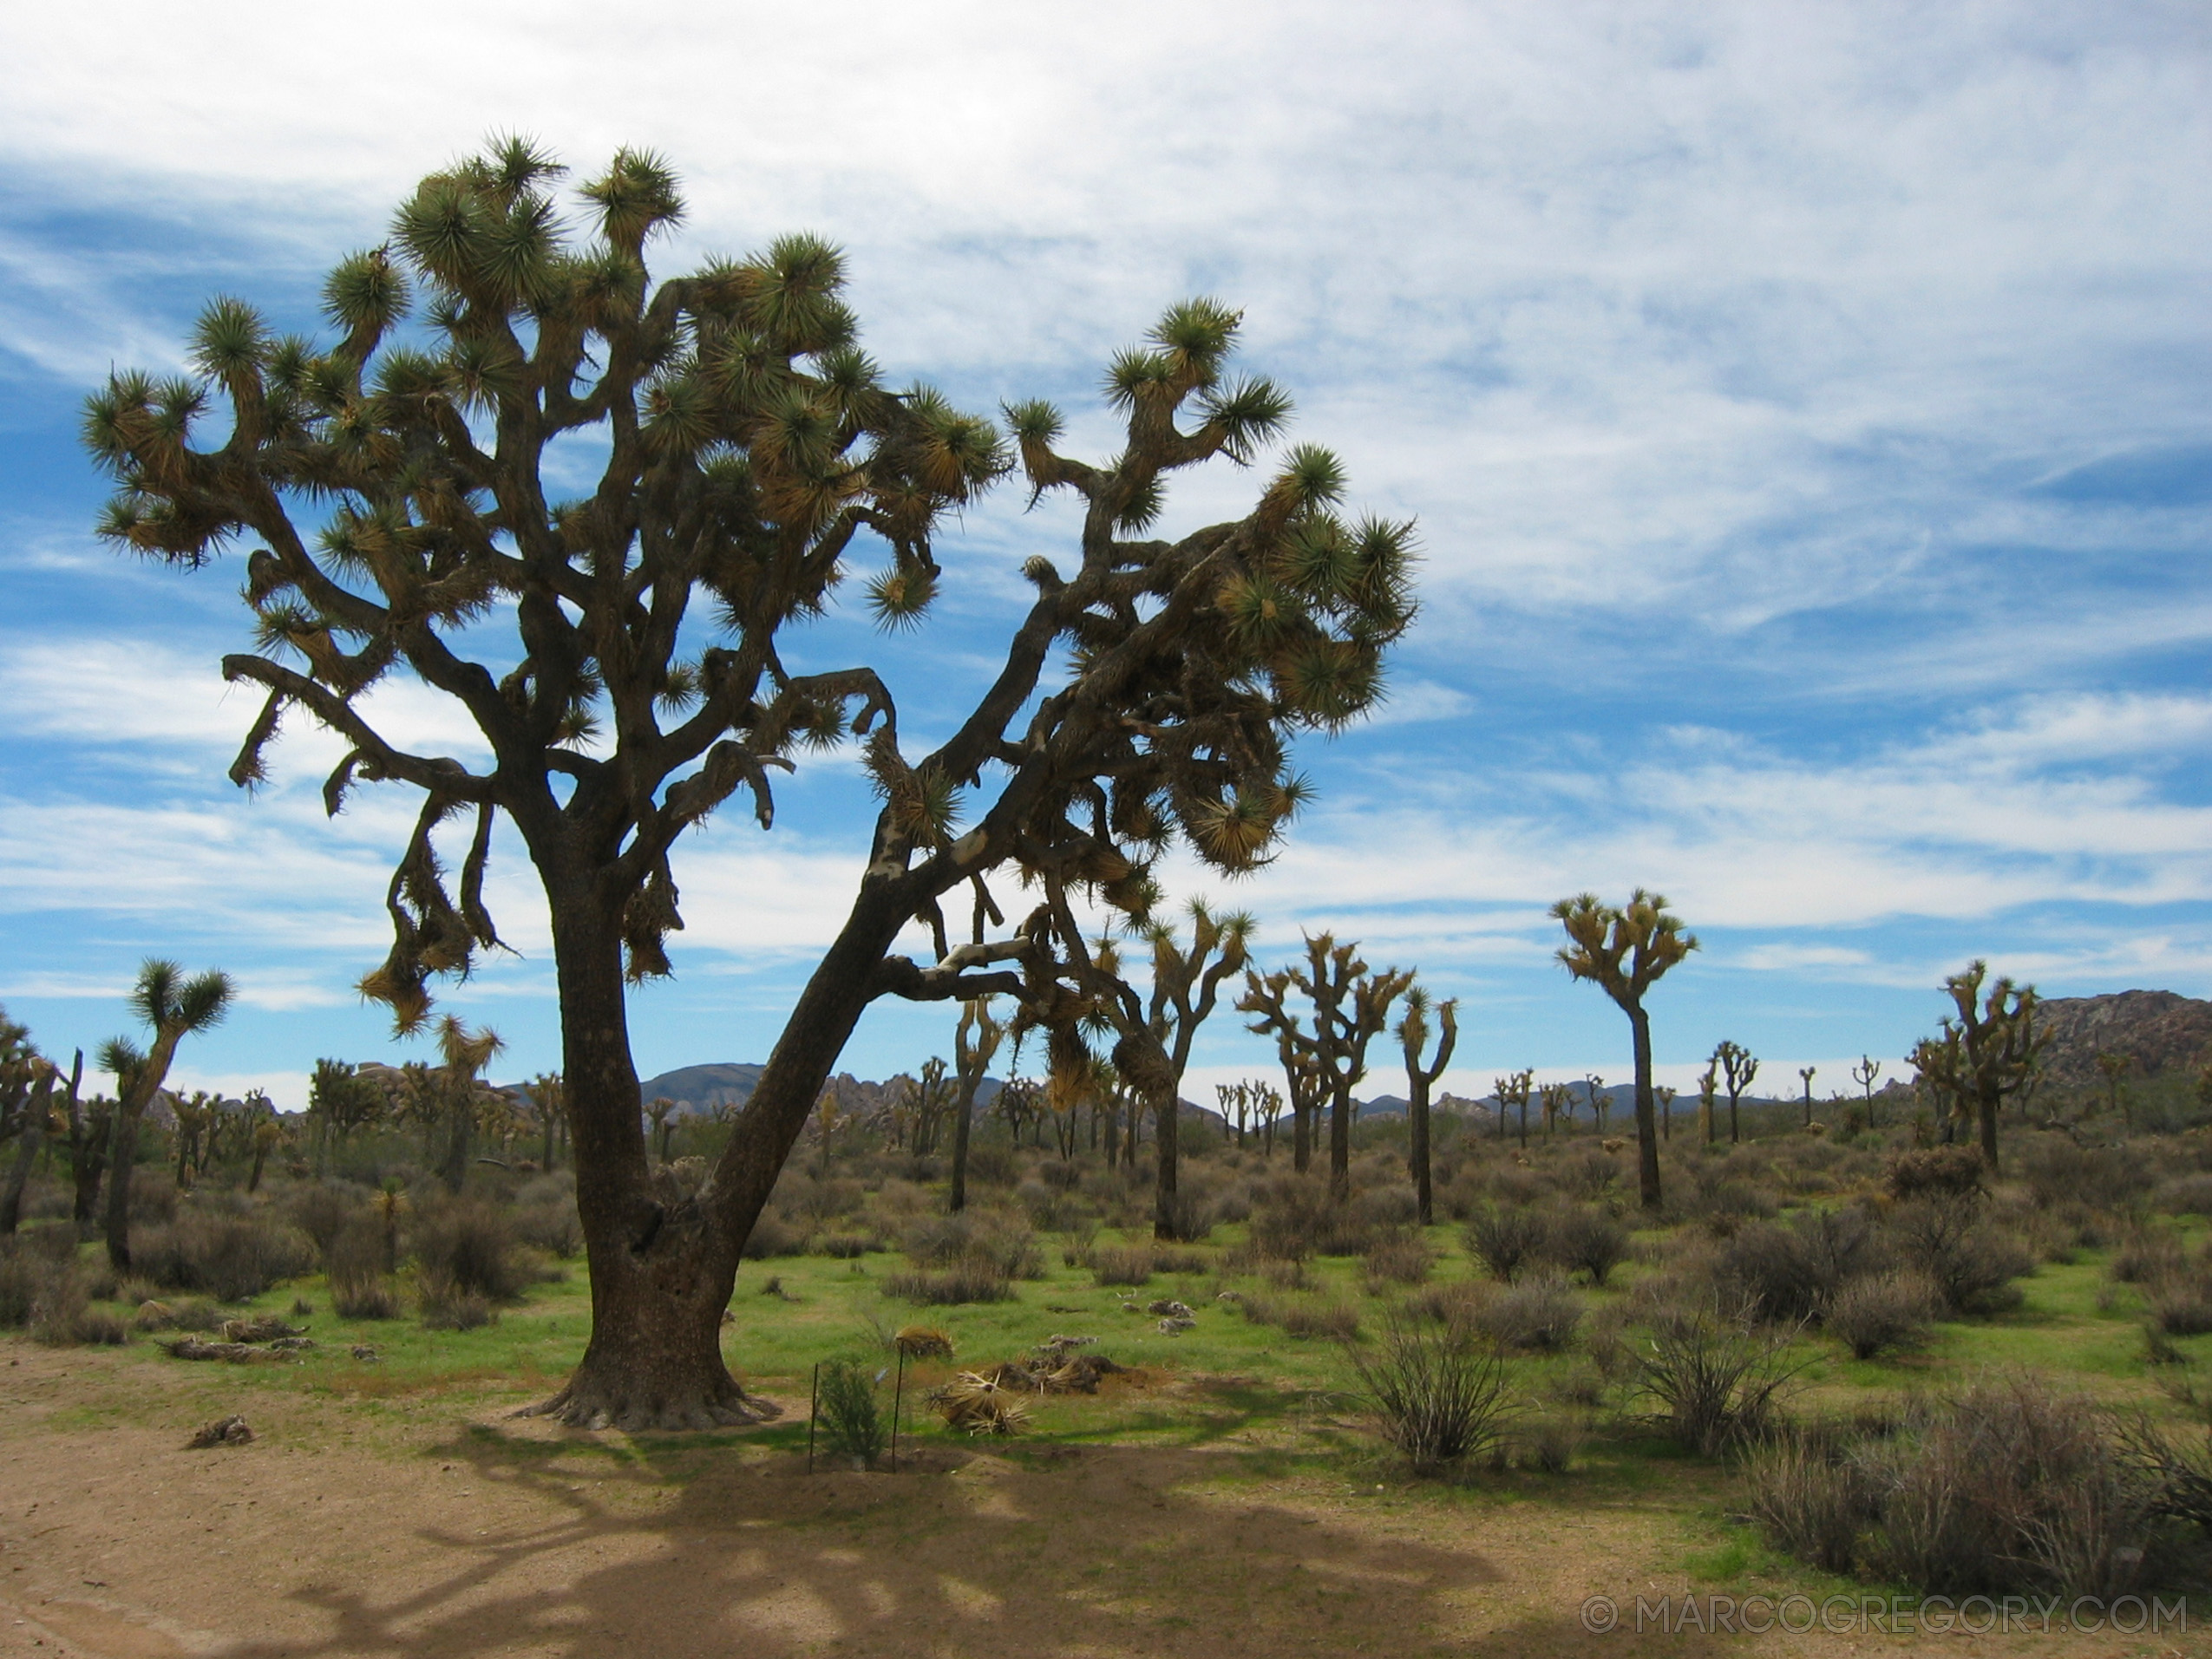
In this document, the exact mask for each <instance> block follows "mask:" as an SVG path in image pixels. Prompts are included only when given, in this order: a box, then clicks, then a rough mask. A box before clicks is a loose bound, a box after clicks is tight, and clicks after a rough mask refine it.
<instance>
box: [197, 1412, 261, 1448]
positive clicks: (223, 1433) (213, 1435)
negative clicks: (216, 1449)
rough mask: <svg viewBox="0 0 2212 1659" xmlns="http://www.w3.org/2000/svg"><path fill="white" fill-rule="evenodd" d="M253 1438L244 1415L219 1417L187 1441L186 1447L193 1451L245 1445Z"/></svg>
mask: <svg viewBox="0 0 2212 1659" xmlns="http://www.w3.org/2000/svg"><path fill="white" fill-rule="evenodd" d="M252 1438H253V1431H252V1429H251V1428H248V1427H246V1424H245V1418H243V1417H236V1416H232V1417H218V1418H217V1419H216V1420H215V1421H213V1422H212V1423H210V1424H208V1425H207V1427H205V1428H203V1429H201V1430H200V1432H199V1433H198V1434H194V1435H193V1437H192V1438H191V1439H190V1440H187V1441H186V1442H185V1449H186V1450H187V1451H193V1452H200V1451H205V1450H206V1449H207V1448H208V1447H211V1446H244V1445H245V1443H246V1442H247V1441H249V1440H252Z"/></svg>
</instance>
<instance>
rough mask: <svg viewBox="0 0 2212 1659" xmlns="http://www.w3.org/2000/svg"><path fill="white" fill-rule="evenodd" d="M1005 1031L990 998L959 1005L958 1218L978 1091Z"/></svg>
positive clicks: (955, 1055)
mask: <svg viewBox="0 0 2212 1659" xmlns="http://www.w3.org/2000/svg"><path fill="white" fill-rule="evenodd" d="M1005 1035H1006V1028H1005V1026H1004V1025H1003V1024H1001V1023H1000V1022H998V1021H997V1020H995V1019H993V1018H991V999H990V998H989V997H988V996H978V997H976V998H974V999H972V1001H969V1002H965V1003H961V1004H960V1023H959V1026H958V1027H957V1028H956V1029H954V1031H953V1033H952V1061H953V1065H954V1068H955V1073H956V1075H957V1076H958V1078H959V1091H958V1093H957V1094H955V1095H954V1096H953V1100H952V1204H951V1208H952V1213H953V1214H955V1215H958V1214H959V1212H961V1211H963V1210H965V1209H966V1208H967V1205H968V1135H969V1132H970V1126H971V1125H972V1123H973V1121H974V1119H975V1095H976V1090H978V1088H980V1087H983V1078H984V1074H985V1072H987V1071H989V1070H990V1069H991V1056H992V1055H995V1054H997V1053H998V1045H999V1043H1000V1042H1004V1041H1005Z"/></svg>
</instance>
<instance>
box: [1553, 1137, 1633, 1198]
mask: <svg viewBox="0 0 2212 1659" xmlns="http://www.w3.org/2000/svg"><path fill="white" fill-rule="evenodd" d="M1559 1180H1560V1185H1561V1187H1562V1188H1564V1189H1565V1190H1566V1191H1567V1192H1570V1193H1572V1194H1573V1195H1574V1197H1576V1198H1578V1199H1584V1200H1585V1201H1587V1202H1589V1203H1593V1204H1594V1203H1596V1202H1597V1201H1598V1200H1600V1199H1603V1198H1604V1197H1606V1195H1607V1194H1608V1193H1609V1192H1612V1191H1613V1188H1615V1187H1616V1186H1618V1185H1620V1159H1617V1158H1615V1157H1613V1154H1612V1153H1605V1152H1600V1151H1598V1150H1597V1149H1596V1148H1594V1147H1585V1148H1584V1149H1583V1150H1582V1151H1581V1152H1580V1153H1579V1154H1577V1155H1576V1156H1574V1157H1572V1158H1569V1159H1566V1160H1565V1161H1564V1163H1563V1164H1562V1166H1561V1169H1560V1172H1559Z"/></svg>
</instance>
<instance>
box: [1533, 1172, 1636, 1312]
mask: <svg viewBox="0 0 2212 1659" xmlns="http://www.w3.org/2000/svg"><path fill="white" fill-rule="evenodd" d="M1600 1156H1602V1154H1600ZM1544 1253H1545V1255H1546V1256H1548V1257H1550V1259H1551V1260H1552V1261H1554V1262H1555V1263H1557V1264H1559V1265H1560V1266H1561V1267H1562V1268H1564V1269H1566V1270H1567V1271H1568V1272H1570V1273H1587V1274H1588V1275H1589V1276H1590V1283H1592V1284H1594V1285H1603V1284H1604V1283H1605V1282H1606V1278H1607V1275H1609V1274H1610V1273H1612V1271H1613V1269H1614V1268H1616V1267H1618V1266H1620V1264H1621V1263H1622V1262H1623V1261H1625V1260H1626V1259H1627V1257H1628V1230H1627V1229H1626V1227H1624V1226H1622V1225H1620V1222H1618V1221H1616V1220H1614V1219H1613V1217H1611V1216H1609V1215H1607V1213H1606V1212H1604V1211H1602V1210H1597V1209H1591V1208H1587V1207H1579V1208H1576V1209H1572V1210H1567V1211H1563V1212H1561V1213H1560V1214H1559V1215H1557V1216H1555V1217H1554V1218H1553V1219H1552V1222H1551V1225H1550V1226H1549V1227H1548V1229H1547V1230H1546V1233H1545V1238H1544Z"/></svg>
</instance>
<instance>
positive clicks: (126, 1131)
mask: <svg viewBox="0 0 2212 1659" xmlns="http://www.w3.org/2000/svg"><path fill="white" fill-rule="evenodd" d="M231 994H232V986H231V980H230V976H229V975H227V974H226V973H224V972H222V971H221V970H219V969H210V970H208V971H207V972H206V973H203V974H194V975H193V976H191V977H190V978H187V977H186V976H185V971H184V970H183V969H182V968H181V967H180V966H179V965H178V964H177V963H173V962H171V961H168V960H167V959H166V958H163V957H148V958H147V961H146V962H145V963H142V964H141V966H140V968H139V970H138V978H137V980H136V981H135V982H134V983H133V984H132V986H131V993H130V1006H131V1011H132V1012H133V1013H134V1014H135V1015H137V1016H138V1017H139V1018H140V1019H141V1020H143V1021H144V1022H146V1024H147V1027H148V1028H149V1029H151V1030H152V1032H153V1040H152V1041H151V1042H149V1043H148V1044H147V1047H146V1048H144V1049H143V1050H141V1048H138V1046H137V1045H136V1044H134V1043H133V1042H130V1041H129V1040H128V1038H125V1037H111V1038H109V1039H108V1042H105V1043H104V1044H102V1045H101V1049H100V1064H101V1069H103V1070H105V1071H110V1072H113V1073H114V1074H115V1097H116V1099H115V1127H114V1128H113V1129H112V1130H111V1131H110V1132H109V1141H108V1146H109V1153H108V1163H109V1165H110V1166H111V1170H112V1172H111V1173H110V1174H109V1175H108V1260H109V1261H110V1262H111V1263H113V1264H115V1268H116V1270H118V1271H120V1272H127V1271H128V1270H129V1269H130V1264H131V1171H132V1168H133V1166H134V1165H135V1164H136V1163H137V1161H138V1131H139V1126H140V1125H141V1123H142V1122H144V1121H145V1119H146V1108H147V1107H148V1106H150V1105H152V1104H153V1102H154V1095H155V1094H159V1093H160V1088H161V1085H162V1083H163V1082H165V1081H167V1078H168V1075H169V1065H170V1062H171V1061H173V1060H174V1059H175V1058H176V1055H177V1045H178V1044H179V1043H180V1042H183V1041H184V1040H185V1039H186V1038H187V1037H188V1036H191V1035H194V1034H195V1033H197V1032H201V1031H206V1030H210V1029H213V1028H214V1027H215V1026H218V1025H220V1024H221V1023H222V1022H223V1016H225V1015H226V1014H227V1013H228V1012H229V1011H230V1006H231Z"/></svg>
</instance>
